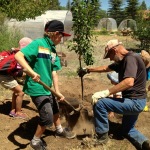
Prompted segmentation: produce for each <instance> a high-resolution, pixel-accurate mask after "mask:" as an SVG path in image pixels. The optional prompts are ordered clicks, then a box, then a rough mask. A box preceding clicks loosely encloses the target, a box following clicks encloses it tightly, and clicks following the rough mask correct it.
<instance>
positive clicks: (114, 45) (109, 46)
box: [103, 39, 122, 59]
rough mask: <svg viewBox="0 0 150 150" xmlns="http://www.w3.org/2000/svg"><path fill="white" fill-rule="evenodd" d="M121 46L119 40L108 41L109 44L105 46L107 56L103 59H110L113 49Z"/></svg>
mask: <svg viewBox="0 0 150 150" xmlns="http://www.w3.org/2000/svg"><path fill="white" fill-rule="evenodd" d="M120 44H122V42H119V41H118V40H117V39H114V40H110V41H108V43H107V44H106V46H105V54H104V57H103V59H106V58H108V56H109V53H110V52H111V50H112V48H114V47H116V46H118V45H120Z"/></svg>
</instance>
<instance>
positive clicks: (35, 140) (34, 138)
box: [32, 135, 41, 143]
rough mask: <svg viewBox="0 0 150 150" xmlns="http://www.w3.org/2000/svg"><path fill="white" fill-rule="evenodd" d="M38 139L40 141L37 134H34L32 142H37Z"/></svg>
mask: <svg viewBox="0 0 150 150" xmlns="http://www.w3.org/2000/svg"><path fill="white" fill-rule="evenodd" d="M39 141H41V139H40V138H39V137H37V136H35V135H34V137H33V139H32V142H34V143H38V142H39Z"/></svg>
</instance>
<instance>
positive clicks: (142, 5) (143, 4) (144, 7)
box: [139, 1, 147, 10]
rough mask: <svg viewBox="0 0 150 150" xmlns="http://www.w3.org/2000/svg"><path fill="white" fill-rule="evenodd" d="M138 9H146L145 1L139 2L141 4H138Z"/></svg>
mask: <svg viewBox="0 0 150 150" xmlns="http://www.w3.org/2000/svg"><path fill="white" fill-rule="evenodd" d="M139 9H140V10H147V6H146V3H145V1H143V2H142V3H141V5H140V6H139Z"/></svg>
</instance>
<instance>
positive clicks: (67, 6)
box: [66, 0, 71, 10]
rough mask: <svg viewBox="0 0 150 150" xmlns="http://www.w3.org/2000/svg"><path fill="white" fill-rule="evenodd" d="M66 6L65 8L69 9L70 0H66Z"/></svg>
mask: <svg viewBox="0 0 150 150" xmlns="http://www.w3.org/2000/svg"><path fill="white" fill-rule="evenodd" d="M66 8H67V10H70V9H71V3H70V0H68V2H67V5H66Z"/></svg>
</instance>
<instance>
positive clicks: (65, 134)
mask: <svg viewBox="0 0 150 150" xmlns="http://www.w3.org/2000/svg"><path fill="white" fill-rule="evenodd" d="M56 136H62V137H65V138H67V139H73V138H75V137H76V134H75V133H74V132H72V131H71V130H69V129H68V128H64V129H63V132H61V133H56Z"/></svg>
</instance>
